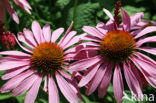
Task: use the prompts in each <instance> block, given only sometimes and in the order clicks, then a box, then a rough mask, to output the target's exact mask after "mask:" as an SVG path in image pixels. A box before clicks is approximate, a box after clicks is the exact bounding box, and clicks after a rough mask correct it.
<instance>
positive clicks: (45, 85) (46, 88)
mask: <svg viewBox="0 0 156 103" xmlns="http://www.w3.org/2000/svg"><path fill="white" fill-rule="evenodd" d="M47 79H48V78H47V75H45V78H44V87H43V90H44V91H45V92H47V91H48V86H47V83H48V82H47Z"/></svg>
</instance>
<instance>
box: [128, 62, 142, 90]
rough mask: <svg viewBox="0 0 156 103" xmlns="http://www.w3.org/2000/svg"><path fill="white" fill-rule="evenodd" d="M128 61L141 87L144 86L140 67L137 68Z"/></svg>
mask: <svg viewBox="0 0 156 103" xmlns="http://www.w3.org/2000/svg"><path fill="white" fill-rule="evenodd" d="M127 62H128V66H129V67H130V68H131V70H132V72H133V73H134V75H135V76H136V77H137V80H138V82H139V84H140V87H141V88H142V87H143V85H142V80H141V77H140V74H139V72H138V69H136V67H135V66H134V65H133V64H132V63H131V62H129V61H127Z"/></svg>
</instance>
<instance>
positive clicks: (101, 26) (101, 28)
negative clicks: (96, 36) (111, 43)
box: [96, 22, 108, 35]
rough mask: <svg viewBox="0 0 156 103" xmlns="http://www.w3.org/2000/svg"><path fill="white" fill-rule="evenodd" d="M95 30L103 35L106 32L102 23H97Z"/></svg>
mask: <svg viewBox="0 0 156 103" xmlns="http://www.w3.org/2000/svg"><path fill="white" fill-rule="evenodd" d="M96 28H97V29H98V30H99V31H100V32H101V33H102V34H103V35H105V34H106V33H107V32H108V30H107V29H106V25H105V24H104V23H103V22H99V23H98V24H97V25H96Z"/></svg>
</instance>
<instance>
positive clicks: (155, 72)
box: [132, 58, 156, 78]
mask: <svg viewBox="0 0 156 103" xmlns="http://www.w3.org/2000/svg"><path fill="white" fill-rule="evenodd" d="M132 60H133V61H134V63H135V64H136V63H137V64H138V65H140V67H141V68H140V69H139V70H140V71H142V70H144V71H146V72H147V73H148V74H150V75H151V76H153V77H154V78H156V69H155V67H156V64H153V63H152V62H149V61H147V60H143V59H140V58H132Z"/></svg>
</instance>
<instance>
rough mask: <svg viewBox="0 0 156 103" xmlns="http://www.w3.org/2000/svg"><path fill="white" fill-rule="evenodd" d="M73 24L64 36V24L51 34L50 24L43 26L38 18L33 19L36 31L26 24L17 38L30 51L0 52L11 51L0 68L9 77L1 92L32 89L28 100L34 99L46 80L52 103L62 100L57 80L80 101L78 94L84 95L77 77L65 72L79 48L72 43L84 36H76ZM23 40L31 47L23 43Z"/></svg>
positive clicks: (72, 99) (70, 96) (66, 93)
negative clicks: (73, 46)
mask: <svg viewBox="0 0 156 103" xmlns="http://www.w3.org/2000/svg"><path fill="white" fill-rule="evenodd" d="M71 27H72V25H71V26H70V27H69V28H68V30H67V32H66V33H65V35H64V36H63V37H62V38H61V39H60V37H61V34H62V33H63V32H64V28H59V29H57V30H55V31H54V32H53V33H52V35H51V30H50V25H48V24H46V25H45V26H44V27H43V29H41V27H40V25H39V23H38V22H36V21H33V23H32V32H31V31H30V30H28V29H26V28H25V29H24V30H23V33H22V32H20V33H18V40H17V39H16V41H17V43H18V44H19V46H20V47H21V48H22V49H23V50H24V51H25V52H26V53H25V52H21V51H3V52H0V54H1V55H8V56H5V57H2V58H0V70H7V72H6V73H5V74H4V75H3V76H2V79H3V80H8V79H9V80H8V81H7V82H6V83H5V84H4V85H3V86H2V88H1V89H0V91H1V93H6V92H9V91H11V90H13V93H12V95H13V96H17V95H21V94H23V93H24V92H26V91H28V93H27V95H26V99H25V103H34V101H35V99H36V97H37V94H38V91H39V87H40V85H41V82H42V80H44V91H46V92H48V95H49V96H48V98H49V103H59V93H58V88H57V85H56V83H57V84H58V87H59V89H60V91H61V92H62V94H63V95H64V96H65V98H66V99H67V100H68V101H69V102H71V103H79V101H78V98H80V99H82V97H81V95H80V93H79V90H78V87H77V85H76V80H74V79H72V78H71V75H70V74H68V73H66V72H65V71H67V68H68V65H69V63H68V61H69V60H70V59H71V58H70V57H71V55H70V52H74V51H75V49H74V48H71V47H70V46H71V45H73V44H75V43H77V42H78V40H79V38H80V37H81V36H75V34H76V31H71ZM19 41H20V42H22V43H24V44H25V45H27V47H25V46H23V45H21V44H20V43H19ZM28 47H29V48H28ZM55 79H56V82H55ZM82 100H83V99H82Z"/></svg>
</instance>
